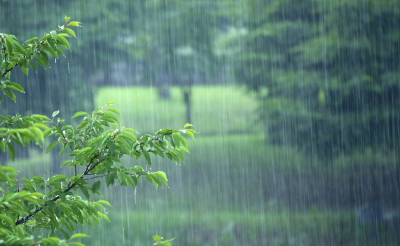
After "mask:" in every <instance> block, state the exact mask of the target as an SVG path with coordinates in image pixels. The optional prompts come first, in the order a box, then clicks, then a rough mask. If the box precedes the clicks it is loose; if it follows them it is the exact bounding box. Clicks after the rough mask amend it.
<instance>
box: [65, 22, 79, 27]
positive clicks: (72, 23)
mask: <svg viewBox="0 0 400 246" xmlns="http://www.w3.org/2000/svg"><path fill="white" fill-rule="evenodd" d="M80 24H81V23H80V22H77V21H71V22H70V23H68V25H69V26H78V27H80Z"/></svg>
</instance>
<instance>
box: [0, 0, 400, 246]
mask: <svg viewBox="0 0 400 246" xmlns="http://www.w3.org/2000/svg"><path fill="white" fill-rule="evenodd" d="M399 11H400V2H399V1H393V0H391V1H389V0H378V1H377V0H375V1H372V0H353V1H326V0H305V1H295V0H240V1H237V0H220V1H206V0H205V1H191V0H186V1H183V0H168V1H167V0H146V1H141V0H140V1H139V0H134V1H115V0H97V1H94V0H87V1H78V0H70V1H51V2H49V1H44V0H37V1H33V0H31V1H29V0H20V1H19V0H14V1H6V0H0V13H1V16H2V17H0V18H1V20H2V21H0V32H4V33H12V34H15V35H16V36H17V37H18V39H19V41H20V42H23V40H26V39H28V38H30V37H33V36H41V35H42V34H43V33H44V32H49V30H52V29H54V28H56V27H57V25H58V24H62V23H63V17H64V15H67V16H70V17H71V20H77V21H80V22H82V23H83V26H84V27H83V28H80V29H78V30H77V31H76V34H77V37H78V38H77V39H72V40H71V47H72V52H66V55H67V58H65V59H60V60H57V61H52V64H51V69H47V70H46V71H45V70H44V69H39V71H38V72H37V73H34V72H33V71H32V72H31V73H30V74H29V76H28V77H26V76H25V75H23V74H22V73H20V72H14V73H13V74H12V80H14V81H18V82H20V83H21V84H22V85H23V87H24V88H25V90H26V93H25V94H24V95H19V96H18V97H17V98H18V100H19V102H18V104H14V103H13V102H11V100H9V101H5V102H4V103H3V104H2V105H0V110H1V113H2V114H15V113H16V112H19V113H20V114H22V115H29V114H32V113H40V114H46V115H51V113H52V112H53V111H56V110H60V117H61V118H64V119H66V120H67V121H68V122H69V121H70V120H69V119H70V118H71V117H72V115H73V113H74V112H76V111H91V110H93V109H95V107H97V106H103V105H104V104H105V103H107V102H108V101H111V100H112V101H117V102H118V104H116V105H115V108H117V109H118V110H120V111H121V113H122V115H123V117H122V118H121V122H122V124H123V125H124V126H127V127H131V128H134V129H135V130H137V131H138V132H139V133H140V134H144V133H152V132H154V131H157V130H159V129H160V128H182V127H183V125H184V124H185V123H187V122H190V123H192V124H193V125H194V126H195V130H196V131H197V132H198V133H199V134H198V135H196V140H195V141H189V147H190V148H189V150H190V152H191V154H190V155H188V154H187V155H185V163H186V164H182V165H175V164H174V163H171V162H170V161H168V160H164V159H159V160H156V159H155V160H154V161H153V162H154V164H153V165H152V167H151V168H152V169H154V170H163V171H165V172H166V173H167V175H168V178H169V187H168V188H167V187H163V188H159V189H158V190H155V189H154V186H151V185H149V184H147V183H146V182H144V181H140V182H139V185H138V187H137V189H136V190H133V189H131V188H125V187H119V186H114V187H109V188H108V189H105V187H102V189H101V190H102V194H103V197H98V199H100V198H101V199H105V200H108V201H110V202H111V204H112V205H113V207H112V208H109V209H108V211H107V212H108V216H109V218H110V220H111V223H108V222H106V221H104V222H103V223H102V225H101V228H100V227H98V226H96V227H95V228H94V229H93V228H90V227H89V228H86V227H85V228H80V227H77V232H78V230H79V232H85V233H87V234H89V235H90V238H87V239H86V240H85V241H84V242H85V243H87V245H114V244H115V245H150V244H151V242H152V235H154V234H159V235H161V236H164V237H165V238H173V237H175V240H174V243H173V245H398V243H399V236H398V233H397V232H398V229H399V222H400V217H399V216H400V210H399V199H400V196H399V194H400V193H399V191H400V190H399V187H400V168H399V165H400V162H399V156H398V150H399V134H400V114H399V106H400V105H399V104H400V100H399V98H400V97H399V96H400V83H399V78H400V72H399V71H400V70H399V68H400V59H399V49H400V45H399V44H400V42H399V41H400V26H399V25H400V15H399ZM72 122H73V123H75V124H76V123H77V121H72ZM44 149H45V148H44ZM18 154H19V155H18ZM18 156H19V157H20V158H19V159H18V160H16V161H14V162H11V161H10V160H9V159H8V157H7V156H6V154H5V153H0V161H1V164H2V165H10V166H14V167H16V168H17V169H19V170H20V176H34V175H42V176H44V177H49V176H50V175H52V174H53V173H63V174H72V170H68V169H67V168H60V167H59V166H60V163H61V162H62V161H63V160H65V158H67V156H65V155H61V156H59V155H57V154H56V152H55V153H54V154H52V155H48V156H46V155H44V150H43V149H39V148H36V146H31V147H30V148H29V149H28V150H24V149H17V157H18ZM138 164H140V165H143V166H145V162H143V161H142V160H140V161H139V162H136V161H134V160H130V159H123V165H126V166H131V165H138ZM93 199H97V198H95V197H94V198H93Z"/></svg>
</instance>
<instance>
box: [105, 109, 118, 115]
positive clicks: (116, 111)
mask: <svg viewBox="0 0 400 246" xmlns="http://www.w3.org/2000/svg"><path fill="white" fill-rule="evenodd" d="M107 111H111V112H113V113H115V114H117V115H121V113H120V112H119V111H118V110H117V109H115V108H108V109H107Z"/></svg>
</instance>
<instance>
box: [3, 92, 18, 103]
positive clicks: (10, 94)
mask: <svg viewBox="0 0 400 246" xmlns="http://www.w3.org/2000/svg"><path fill="white" fill-rule="evenodd" d="M3 92H4V94H6V95H7V96H8V97H9V98H11V99H12V100H13V101H14V102H15V99H16V97H15V94H14V93H12V92H11V91H10V90H9V89H3Z"/></svg>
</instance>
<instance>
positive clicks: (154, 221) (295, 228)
mask: <svg viewBox="0 0 400 246" xmlns="http://www.w3.org/2000/svg"><path fill="white" fill-rule="evenodd" d="M129 207H130V208H131V209H133V210H129V211H126V212H125V211H115V210H114V211H110V213H109V218H110V220H111V223H108V222H105V221H102V228H99V227H96V228H95V229H92V228H90V227H89V228H88V227H86V228H85V232H86V233H87V234H89V235H91V237H90V238H87V239H85V241H83V242H86V243H88V244H91V245H122V246H125V245H150V244H151V241H152V236H153V235H154V234H158V235H161V236H163V237H164V238H165V239H169V238H173V237H175V238H176V239H175V240H174V242H173V245H174V246H179V245H191V246H197V245H198V246H200V245H201V246H207V245H209V246H211V245H230V246H233V245H271V246H281V245H282V246H283V245H284V246H291V245H293V246H302V245H341V246H342V245H378V242H380V244H381V245H396V236H395V234H393V232H385V231H381V232H380V234H379V237H380V239H379V241H378V240H375V239H372V238H371V237H368V229H366V228H363V227H360V226H359V225H357V224H356V223H355V221H354V219H353V217H352V213H349V212H335V213H333V212H321V211H309V212H304V213H299V212H297V213H293V212H289V211H284V212H270V211H258V212H257V213H254V212H240V211H233V210H225V211H222V210H221V211H218V212H213V211H203V210H176V209H175V210H170V209H159V210H157V211H146V210H141V211H135V209H134V208H133V206H129ZM104 231H107V233H106V234H104ZM391 233H392V234H391Z"/></svg>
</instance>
